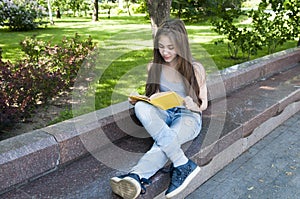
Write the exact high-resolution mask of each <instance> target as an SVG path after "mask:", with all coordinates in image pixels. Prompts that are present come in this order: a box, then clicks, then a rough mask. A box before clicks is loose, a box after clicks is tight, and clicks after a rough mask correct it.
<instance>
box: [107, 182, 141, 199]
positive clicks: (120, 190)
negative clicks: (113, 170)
mask: <svg viewBox="0 0 300 199" xmlns="http://www.w3.org/2000/svg"><path fill="white" fill-rule="evenodd" d="M110 186H111V188H112V191H113V192H114V193H115V194H117V195H119V196H121V197H123V198H124V199H135V198H137V197H138V196H139V195H140V193H141V186H140V184H139V183H138V182H137V181H136V180H135V179H133V178H131V177H125V178H118V177H113V178H111V179H110Z"/></svg>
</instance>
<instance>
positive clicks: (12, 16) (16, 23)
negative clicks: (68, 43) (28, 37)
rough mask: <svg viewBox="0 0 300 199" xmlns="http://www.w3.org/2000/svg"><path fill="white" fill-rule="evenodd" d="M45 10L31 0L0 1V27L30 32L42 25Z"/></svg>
mask: <svg viewBox="0 0 300 199" xmlns="http://www.w3.org/2000/svg"><path fill="white" fill-rule="evenodd" d="M44 11H45V8H44V7H42V6H40V5H39V4H37V3H36V1H32V0H23V1H22V0H19V1H18V0H14V1H11V0H3V1H0V26H7V27H8V28H9V29H11V30H32V29H35V28H37V27H38V26H39V25H41V24H43V18H44V16H45V14H44Z"/></svg>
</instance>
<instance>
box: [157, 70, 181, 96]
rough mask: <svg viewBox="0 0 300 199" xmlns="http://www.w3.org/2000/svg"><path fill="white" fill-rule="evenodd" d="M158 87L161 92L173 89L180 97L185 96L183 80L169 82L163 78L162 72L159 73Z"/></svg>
mask: <svg viewBox="0 0 300 199" xmlns="http://www.w3.org/2000/svg"><path fill="white" fill-rule="evenodd" d="M159 89H160V91H161V92H165V91H175V92H176V93H177V94H178V95H180V96H181V97H183V98H185V97H186V93H185V89H184V84H183V82H178V83H177V82H176V83H174V82H170V81H168V80H167V79H166V78H165V76H164V75H163V73H161V75H160V87H159Z"/></svg>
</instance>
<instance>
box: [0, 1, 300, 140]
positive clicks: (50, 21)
mask: <svg viewBox="0 0 300 199" xmlns="http://www.w3.org/2000/svg"><path fill="white" fill-rule="evenodd" d="M149 2H150V3H151V2H152V3H153V7H149ZM147 3H148V4H147ZM154 3H155V1H143V0H137V1H116V2H112V1H96V2H95V1H85V0H81V1H74V0H73V1H72V0H70V1H64V2H61V1H57V0H53V1H50V0H49V1H27V0H14V1H8V0H6V1H1V2H0V25H1V28H0V34H1V36H0V48H1V57H0V58H1V60H0V67H1V73H0V83H1V87H0V106H1V107H0V108H1V113H0V132H1V136H2V137H3V138H2V139H5V138H7V137H11V136H14V135H16V134H18V133H23V132H26V131H29V130H32V129H30V128H41V127H43V126H46V125H50V124H54V123H56V122H60V121H63V120H65V119H69V118H72V117H74V116H77V115H80V114H84V113H87V112H90V111H93V110H97V109H101V108H105V107H107V106H109V105H111V104H115V103H119V102H121V101H124V100H126V99H127V95H128V93H127V92H128V91H122V92H120V93H119V95H118V97H116V98H115V97H114V98H112V94H113V93H114V92H115V87H116V85H117V84H120V78H122V77H123V76H124V74H126V73H127V72H128V71H130V70H132V69H133V68H135V67H137V66H144V67H146V64H147V63H148V62H149V61H151V57H152V50H151V41H152V36H153V32H152V30H153V26H155V24H153V23H151V22H152V21H153V20H152V19H153V18H155V17H159V16H153V15H152V14H151V13H152V12H151V9H152V10H153V9H154V10H155V9H157V8H155V6H154ZM160 3H161V4H162V5H164V6H165V7H164V9H165V11H169V13H167V14H169V15H170V16H171V17H176V18H181V19H182V20H184V21H185V23H186V27H187V30H188V33H189V38H190V41H191V47H192V51H193V56H194V57H195V58H196V59H198V60H200V61H202V60H203V62H204V63H203V64H204V66H205V68H206V70H207V73H210V72H212V71H213V70H215V69H218V70H222V69H224V68H227V67H230V66H233V65H235V64H239V63H243V62H246V61H249V60H253V59H256V58H258V57H262V56H264V55H268V54H271V53H274V52H277V51H281V50H285V49H288V48H293V47H296V46H297V42H298V32H299V30H298V29H299V28H298V27H299V26H298V24H299V18H300V17H299V8H300V6H299V5H298V4H299V3H298V1H296V0H285V1H258V0H257V1H220V0H216V1H181V0H178V1H160ZM163 3H166V4H163ZM168 3H169V4H168ZM96 4H97V6H99V7H98V13H96V14H95V11H96V10H97V9H95V5H96ZM166 5H167V6H166ZM168 5H169V7H168ZM49 11H50V12H49ZM25 13H26V14H25ZM161 18H162V17H161ZM149 44H150V45H149ZM139 45H140V46H139ZM136 46H139V47H138V48H136V49H135V48H134V47H136ZM103 51H105V52H106V53H105V54H104V55H102V57H101V58H107V59H108V60H106V61H103V60H101V63H102V64H101V63H100V64H99V62H93V61H91V60H94V56H97V53H98V54H99V53H102V52H103ZM116 52H118V53H116ZM110 53H112V54H115V55H118V56H115V57H114V56H111V54H110ZM105 55H107V56H105ZM207 56H209V58H207ZM111 58H113V59H111ZM109 59H110V60H109ZM87 60H88V61H87ZM206 60H208V63H205V61H206ZM85 63H89V64H85ZM103 63H105V64H104V65H105V71H104V73H103V74H102V75H101V78H100V79H99V80H98V81H97V82H96V83H95V82H93V83H91V84H90V85H88V86H89V89H94V90H95V96H90V97H91V98H94V99H95V106H94V107H83V108H82V109H81V110H77V111H78V112H74V110H72V104H71V103H72V100H71V98H72V96H71V95H72V89H73V86H74V83H75V82H76V78H78V77H77V76H78V71H79V70H80V68H82V67H83V66H84V67H91V70H94V69H95V68H96V69H97V67H98V68H101V67H104V66H103ZM210 63H213V64H210ZM107 64H108V65H107ZM145 75H146V74H145ZM145 77H146V76H142V77H141V79H142V80H141V82H140V83H139V85H135V86H136V87H139V91H140V92H143V85H144V81H143V80H145ZM122 80H123V79H122ZM122 83H123V84H124V85H123V87H126V85H130V84H131V82H130V81H129V80H128V82H126V81H125V82H122ZM53 108H55V110H54V111H53V115H51V114H52V113H51V111H52V109H53ZM37 118H38V119H40V120H36V119H37ZM34 123H36V124H34ZM25 126H26V127H25Z"/></svg>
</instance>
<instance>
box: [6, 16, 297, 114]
mask: <svg viewBox="0 0 300 199" xmlns="http://www.w3.org/2000/svg"><path fill="white" fill-rule="evenodd" d="M186 27H187V30H188V33H189V38H190V44H191V50H192V53H193V56H194V58H195V59H196V60H199V61H200V62H202V63H203V65H204V66H205V68H206V70H207V72H208V73H211V72H212V71H216V70H220V69H223V68H226V67H229V66H232V65H235V64H237V63H241V62H244V61H245V60H243V59H239V60H232V59H229V57H228V54H227V46H226V45H225V44H221V45H215V44H214V42H215V41H216V40H217V39H219V38H221V36H220V35H218V34H217V33H215V32H213V31H212V30H211V28H212V27H211V26H210V25H209V24H208V23H201V24H200V23H199V24H187V26H186ZM75 33H78V34H79V35H80V36H81V37H82V38H85V37H88V36H89V35H91V36H92V38H93V41H94V42H96V43H97V49H96V50H95V52H94V54H95V57H96V58H95V59H96V62H97V65H96V66H97V67H96V68H95V69H94V70H93V71H85V70H84V68H85V67H84V66H82V70H80V73H81V76H82V78H83V79H82V80H83V81H85V80H87V79H88V80H89V81H86V82H87V83H86V82H85V83H84V86H85V87H86V88H88V89H87V90H86V91H85V92H84V98H85V100H83V101H85V103H84V105H82V106H80V108H78V110H77V109H76V108H75V109H76V110H74V109H73V112H72V113H73V114H75V115H78V114H82V113H86V112H89V111H93V110H95V109H100V108H104V107H107V106H109V105H111V104H114V103H118V102H122V101H125V100H126V99H127V95H128V94H129V93H130V92H132V91H136V90H137V91H140V92H142V91H143V86H144V83H145V78H146V65H147V63H148V62H149V61H150V60H151V57H152V35H151V26H150V21H149V20H147V19H145V17H144V16H131V17H129V16H112V17H111V19H107V18H106V17H105V16H104V17H100V21H98V22H92V21H91V20H90V19H89V18H63V19H59V20H55V24H54V25H51V26H50V25H49V26H48V27H47V28H40V29H38V30H34V31H28V32H10V31H8V30H5V29H0V34H1V36H0V47H1V48H2V49H3V55H2V56H3V59H4V60H5V61H7V60H10V61H11V62H15V61H16V60H18V59H20V57H22V56H23V53H22V51H21V50H20V46H19V43H20V42H21V41H22V40H23V39H24V38H25V37H28V36H32V35H36V36H37V38H39V39H42V40H44V41H51V43H53V44H57V43H60V42H61V40H62V38H63V37H65V36H66V37H73V36H74V35H75ZM295 46H296V42H288V43H287V44H285V45H284V46H282V47H280V48H278V49H277V51H279V50H283V49H287V48H292V47H295ZM266 54H267V52H266V50H263V51H259V53H258V54H257V55H255V56H252V57H251V59H254V58H257V57H261V56H264V55H266ZM83 81H80V79H79V80H78V82H77V84H76V85H77V86H78V87H79V85H81V83H82V82H83ZM76 92H77V91H75V92H74V93H73V98H76V99H77V100H81V101H82V97H83V96H82V93H79V92H78V93H76ZM68 115H69V114H68Z"/></svg>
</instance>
